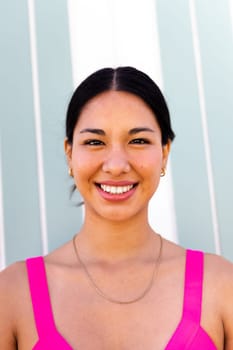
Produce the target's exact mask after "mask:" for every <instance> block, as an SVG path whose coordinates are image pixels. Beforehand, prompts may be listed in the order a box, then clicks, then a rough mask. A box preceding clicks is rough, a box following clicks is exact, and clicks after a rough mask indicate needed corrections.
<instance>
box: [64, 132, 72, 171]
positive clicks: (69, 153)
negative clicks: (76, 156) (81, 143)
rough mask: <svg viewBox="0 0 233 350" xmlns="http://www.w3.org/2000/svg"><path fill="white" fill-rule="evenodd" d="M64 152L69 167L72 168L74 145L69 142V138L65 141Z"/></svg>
mask: <svg viewBox="0 0 233 350" xmlns="http://www.w3.org/2000/svg"><path fill="white" fill-rule="evenodd" d="M64 150H65V154H66V160H67V163H68V166H69V167H70V168H71V162H72V145H71V144H70V142H69V141H68V139H67V138H65V140H64Z"/></svg>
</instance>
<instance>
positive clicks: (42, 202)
mask: <svg viewBox="0 0 233 350" xmlns="http://www.w3.org/2000/svg"><path fill="white" fill-rule="evenodd" d="M28 18H29V36H30V51H31V65H32V84H33V104H34V117H35V133H36V150H37V171H38V188H39V207H40V222H41V241H42V250H43V254H47V253H48V235H47V218H46V199H45V183H44V161H43V141H42V130H41V110H40V91H39V72H38V61H37V42H36V23H35V22H36V21H35V3H34V0H28Z"/></svg>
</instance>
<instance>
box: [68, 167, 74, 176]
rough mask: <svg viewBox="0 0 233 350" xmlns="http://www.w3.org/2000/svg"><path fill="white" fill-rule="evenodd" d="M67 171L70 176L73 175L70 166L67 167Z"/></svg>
mask: <svg viewBox="0 0 233 350" xmlns="http://www.w3.org/2000/svg"><path fill="white" fill-rule="evenodd" d="M68 173H69V175H70V176H71V177H73V176H74V175H73V171H72V168H69V170H68Z"/></svg>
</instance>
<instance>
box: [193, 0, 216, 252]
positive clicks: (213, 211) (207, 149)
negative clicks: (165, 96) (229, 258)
mask: <svg viewBox="0 0 233 350" xmlns="http://www.w3.org/2000/svg"><path fill="white" fill-rule="evenodd" d="M189 8H190V18H191V30H192V38H193V47H194V59H195V68H196V76H197V84H198V95H199V103H200V109H201V122H202V132H203V140H204V149H205V159H206V170H207V177H208V187H209V195H210V205H211V216H212V224H213V232H214V242H215V251H216V254H221V242H220V235H219V223H218V213H217V206H216V197H215V188H214V177H213V167H212V156H211V149H210V141H209V133H208V121H207V113H206V102H205V92H204V82H203V71H202V62H201V54H200V43H199V33H198V25H197V15H196V9H195V4H194V1H193V0H189Z"/></svg>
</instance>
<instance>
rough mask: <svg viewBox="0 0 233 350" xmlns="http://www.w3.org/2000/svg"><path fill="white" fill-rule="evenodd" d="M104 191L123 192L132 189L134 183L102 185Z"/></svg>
mask: <svg viewBox="0 0 233 350" xmlns="http://www.w3.org/2000/svg"><path fill="white" fill-rule="evenodd" d="M100 187H101V188H102V190H103V191H104V192H108V193H112V194H122V193H125V192H128V191H130V190H131V189H132V188H133V185H127V186H108V185H100Z"/></svg>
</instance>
